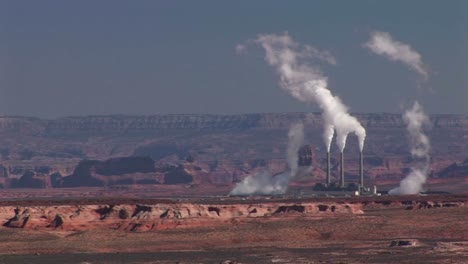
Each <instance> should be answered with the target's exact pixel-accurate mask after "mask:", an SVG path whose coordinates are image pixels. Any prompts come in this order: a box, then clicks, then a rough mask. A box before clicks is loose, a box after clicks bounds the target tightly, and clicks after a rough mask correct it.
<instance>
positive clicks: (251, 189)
mask: <svg viewBox="0 0 468 264" xmlns="http://www.w3.org/2000/svg"><path fill="white" fill-rule="evenodd" d="M303 143H304V125H303V124H302V123H297V124H294V125H292V126H291V127H290V128H289V132H288V147H287V151H286V155H287V157H286V158H287V162H288V166H289V171H285V172H283V173H281V174H278V175H275V176H272V175H271V174H270V173H269V172H268V171H263V172H260V173H257V174H254V175H249V176H247V177H246V178H244V180H243V181H242V182H239V183H237V185H236V187H235V188H234V189H233V190H232V191H231V192H230V193H229V195H251V194H259V195H269V194H283V193H285V192H286V191H287V189H288V185H289V182H290V181H291V179H292V178H294V177H295V176H296V175H297V173H298V168H299V167H298V159H299V157H298V152H299V148H300V147H301V146H302V145H303Z"/></svg>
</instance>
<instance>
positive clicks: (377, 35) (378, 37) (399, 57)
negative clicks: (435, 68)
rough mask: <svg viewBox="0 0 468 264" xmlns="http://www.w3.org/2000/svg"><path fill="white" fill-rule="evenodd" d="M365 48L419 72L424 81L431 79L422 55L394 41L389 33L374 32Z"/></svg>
mask: <svg viewBox="0 0 468 264" xmlns="http://www.w3.org/2000/svg"><path fill="white" fill-rule="evenodd" d="M364 46H365V47H366V48H367V49H369V50H370V51H372V52H374V53H375V54H378V55H382V56H384V57H386V58H387V59H389V60H392V61H398V62H401V63H403V64H405V65H406V66H408V67H409V68H410V69H411V70H413V71H415V72H417V73H418V74H419V75H420V76H421V77H422V78H423V79H424V80H427V79H428V77H429V74H428V73H427V71H426V69H425V68H426V67H425V66H424V64H423V62H422V57H421V55H420V54H419V53H418V52H416V51H415V50H413V49H412V48H411V46H409V45H407V44H404V43H402V42H399V41H396V40H394V39H393V38H392V36H391V35H390V34H389V33H387V32H381V31H376V32H373V33H372V34H371V37H370V39H369V41H368V42H366V43H365V44H364Z"/></svg>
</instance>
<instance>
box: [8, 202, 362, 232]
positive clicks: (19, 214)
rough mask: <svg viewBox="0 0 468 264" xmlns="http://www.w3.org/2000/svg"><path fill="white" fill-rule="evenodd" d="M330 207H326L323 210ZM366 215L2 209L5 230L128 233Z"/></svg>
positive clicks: (189, 208) (337, 209) (277, 209)
mask: <svg viewBox="0 0 468 264" xmlns="http://www.w3.org/2000/svg"><path fill="white" fill-rule="evenodd" d="M324 206H325V207H324ZM296 214H300V215H303V216H320V215H321V216H327V215H329V214H363V211H362V205H360V204H347V203H330V204H327V205H324V204H316V203H309V202H304V203H301V202H299V203H282V202H273V203H251V204H198V203H168V204H163V203H158V204H109V205H92V204H90V205H77V206H73V205H57V206H27V207H12V206H0V221H4V223H3V226H5V227H12V228H13V227H14V228H32V229H35V230H38V229H44V230H46V229H57V228H59V229H61V230H68V231H79V230H93V229H100V228H108V229H116V230H125V231H141V232H143V231H157V230H162V229H170V228H175V227H177V228H181V227H191V226H200V225H202V226H203V225H206V226H210V225H219V224H223V223H227V222H229V221H233V220H236V221H248V220H249V219H254V218H258V217H261V218H272V219H274V218H276V217H289V216H294V215H296Z"/></svg>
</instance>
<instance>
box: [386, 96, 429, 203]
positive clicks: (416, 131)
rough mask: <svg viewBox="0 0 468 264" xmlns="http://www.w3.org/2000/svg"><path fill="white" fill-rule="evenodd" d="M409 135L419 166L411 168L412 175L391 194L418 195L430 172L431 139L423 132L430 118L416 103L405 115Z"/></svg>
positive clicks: (413, 154)
mask: <svg viewBox="0 0 468 264" xmlns="http://www.w3.org/2000/svg"><path fill="white" fill-rule="evenodd" d="M403 120H404V121H405V123H406V124H407V130H408V133H409V143H410V146H411V149H410V151H411V156H412V157H413V159H415V160H416V162H417V165H416V166H415V167H413V168H411V172H410V174H408V175H407V176H406V178H404V179H403V180H402V181H401V182H400V186H399V187H397V188H394V189H392V190H390V191H389V194H396V195H399V194H417V193H419V192H420V191H421V190H422V186H423V184H424V183H425V182H426V179H427V175H428V172H429V161H430V158H429V151H430V149H431V146H430V143H429V138H428V137H427V136H426V135H425V134H424V132H423V126H425V125H428V124H429V118H428V117H427V115H426V114H425V113H424V111H423V109H422V107H421V106H420V105H419V103H418V102H417V101H416V102H414V105H413V107H412V108H411V109H408V110H407V111H406V112H405V114H404V115H403Z"/></svg>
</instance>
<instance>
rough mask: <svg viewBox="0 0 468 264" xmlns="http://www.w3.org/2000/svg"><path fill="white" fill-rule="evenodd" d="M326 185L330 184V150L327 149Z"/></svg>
mask: <svg viewBox="0 0 468 264" xmlns="http://www.w3.org/2000/svg"><path fill="white" fill-rule="evenodd" d="M327 186H330V151H327Z"/></svg>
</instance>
